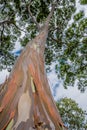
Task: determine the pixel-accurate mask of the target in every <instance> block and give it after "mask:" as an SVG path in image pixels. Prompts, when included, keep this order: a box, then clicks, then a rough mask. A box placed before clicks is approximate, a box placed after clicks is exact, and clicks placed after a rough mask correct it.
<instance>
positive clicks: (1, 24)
mask: <svg viewBox="0 0 87 130" xmlns="http://www.w3.org/2000/svg"><path fill="white" fill-rule="evenodd" d="M5 24H7V25H10V24H13V25H14V26H15V27H16V28H17V29H19V30H20V31H23V32H25V31H24V30H22V29H21V28H20V27H18V26H17V25H16V24H15V22H14V21H11V20H4V21H0V26H3V25H5Z"/></svg>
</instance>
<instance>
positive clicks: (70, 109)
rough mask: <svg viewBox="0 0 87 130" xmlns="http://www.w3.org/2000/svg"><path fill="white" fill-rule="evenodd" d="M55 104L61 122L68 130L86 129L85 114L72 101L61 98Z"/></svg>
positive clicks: (86, 114)
mask: <svg viewBox="0 0 87 130" xmlns="http://www.w3.org/2000/svg"><path fill="white" fill-rule="evenodd" d="M56 104H57V108H58V110H59V112H60V114H61V117H62V120H63V122H64V123H65V124H66V126H67V127H68V128H69V130H71V129H72V130H83V129H86V128H87V120H86V116H87V113H86V112H85V111H83V110H82V109H81V108H80V107H79V106H78V104H77V103H76V102H75V101H74V100H72V99H70V98H62V99H60V100H59V101H57V103H56Z"/></svg>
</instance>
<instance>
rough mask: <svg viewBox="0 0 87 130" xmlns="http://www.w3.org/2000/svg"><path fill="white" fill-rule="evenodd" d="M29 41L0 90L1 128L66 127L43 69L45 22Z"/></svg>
mask: <svg viewBox="0 0 87 130" xmlns="http://www.w3.org/2000/svg"><path fill="white" fill-rule="evenodd" d="M51 15H52V14H50V15H49V17H48V19H47V20H46V22H45V25H44V28H43V29H42V30H41V31H40V33H39V35H38V36H36V37H35V38H34V39H33V40H32V41H30V42H29V43H28V45H27V46H26V47H25V49H24V50H23V52H22V53H21V55H20V57H19V58H18V59H17V62H16V64H15V65H14V68H13V70H12V72H11V74H10V76H9V78H8V80H6V81H5V83H4V84H3V85H2V86H1V89H0V130H61V129H65V127H64V124H63V122H62V120H61V117H60V115H59V113H58V110H57V108H56V105H55V103H54V100H53V97H52V95H51V91H50V87H49V84H48V80H47V76H46V72H45V69H44V49H45V43H46V39H47V35H48V24H49V20H50V17H51Z"/></svg>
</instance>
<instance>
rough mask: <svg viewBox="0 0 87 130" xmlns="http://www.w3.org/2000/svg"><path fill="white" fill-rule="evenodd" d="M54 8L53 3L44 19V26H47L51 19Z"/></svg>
mask: <svg viewBox="0 0 87 130" xmlns="http://www.w3.org/2000/svg"><path fill="white" fill-rule="evenodd" d="M55 6H56V2H55V3H54V4H52V9H51V11H50V13H49V15H48V17H47V18H46V22H45V24H47V25H48V24H49V22H50V19H51V17H52V15H53V12H54V10H55Z"/></svg>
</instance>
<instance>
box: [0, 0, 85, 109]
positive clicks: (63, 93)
mask: <svg viewBox="0 0 87 130" xmlns="http://www.w3.org/2000/svg"><path fill="white" fill-rule="evenodd" d="M76 7H77V11H76V12H75V14H76V13H78V12H79V11H80V10H84V12H85V16H86V17H87V5H85V6H83V5H80V3H79V0H76ZM73 16H74V15H72V17H71V20H70V21H69V25H70V24H71V23H72V22H73ZM23 35H24V34H23ZM20 48H21V46H20V44H18V43H16V45H15V50H19V49H20ZM15 50H14V51H15ZM54 66H55V63H53V64H52V65H51V69H52V71H51V72H50V73H48V74H47V76H48V81H49V84H50V87H51V90H52V94H53V96H54V99H55V100H58V99H60V98H64V97H68V98H72V99H73V100H75V101H76V102H77V103H78V105H79V107H81V108H82V109H83V110H87V101H86V100H87V90H86V91H85V92H84V93H81V92H80V91H79V90H78V88H77V85H76V84H75V86H74V87H69V88H68V89H67V90H66V89H64V87H63V85H62V82H61V81H60V80H58V78H57V75H56V74H55V70H54ZM6 76H9V73H8V71H7V70H3V71H1V72H0V83H3V82H4V80H5V79H6ZM53 90H54V91H53Z"/></svg>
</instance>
